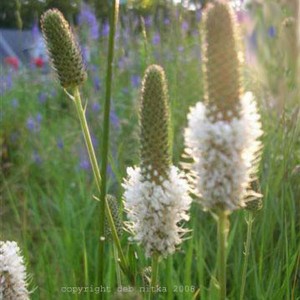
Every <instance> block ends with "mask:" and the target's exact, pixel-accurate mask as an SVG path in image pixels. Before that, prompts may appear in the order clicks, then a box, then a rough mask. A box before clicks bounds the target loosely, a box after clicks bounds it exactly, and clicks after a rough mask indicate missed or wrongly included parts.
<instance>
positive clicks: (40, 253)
mask: <svg viewBox="0 0 300 300" xmlns="http://www.w3.org/2000/svg"><path fill="white" fill-rule="evenodd" d="M208 2H209V1H200V0H198V1H196V0H194V1H192V0H191V1H183V0H182V1H171V0H169V1H168V0H153V1H147V0H140V1H134V0H131V1H130V0H128V1H121V2H120V3H121V5H120V15H119V21H118V27H117V32H116V45H115V62H114V66H113V91H112V110H111V114H110V120H111V140H110V149H109V167H108V169H107V172H108V174H109V175H108V176H109V179H108V192H109V193H110V194H113V195H115V196H116V197H117V199H118V201H119V203H120V205H121V203H122V193H123V190H122V187H121V183H122V181H123V177H124V176H125V174H126V168H127V167H128V166H133V165H136V164H138V163H139V142H138V114H137V112H138V99H139V88H140V83H141V78H142V76H143V73H144V71H145V69H146V67H147V65H148V64H150V63H155V64H160V65H161V66H163V68H164V69H165V72H166V76H167V79H168V85H169V96H170V107H171V112H172V129H173V162H174V164H175V165H179V164H180V160H181V156H182V153H183V130H184V128H185V127H186V125H187V119H186V115H187V113H188V111H189V107H190V106H191V105H194V104H195V103H196V102H197V101H200V100H202V97H203V85H202V75H201V73H202V62H201V34H200V28H201V20H202V10H203V9H204V7H205V5H207V4H208ZM110 5H111V3H110V1H93V0H88V1H81V0H74V1H72V0H66V1H58V0H45V1H42V0H41V1H38V0H27V1H23V0H16V1H10V0H3V1H1V4H0V8H1V9H0V33H1V37H0V58H1V75H0V76H1V83H0V84H1V85H0V92H1V113H0V144H1V151H0V155H1V165H0V168H1V180H0V182H1V183H0V189H1V206H0V208H1V209H0V218H1V221H0V222H1V223H0V225H1V226H0V230H1V240H15V241H17V242H18V244H19V246H20V248H21V249H22V252H23V254H24V256H25V260H26V265H27V271H28V273H29V274H30V276H31V279H30V289H31V290H34V291H33V293H32V295H31V299H98V298H99V290H97V289H96V288H95V287H97V286H98V285H97V269H98V264H97V261H98V244H99V236H98V226H99V213H98V211H99V203H98V202H97V201H95V200H94V199H93V195H94V194H95V193H96V188H95V184H94V180H93V176H92V169H91V166H90V163H89V160H88V154H87V152H86V150H85V145H84V141H83V137H82V135H81V131H80V127H79V123H78V121H77V117H76V111H75V110H74V107H73V106H72V103H71V101H70V100H69V99H68V97H67V96H66V95H65V93H64V92H63V90H62V89H61V87H60V86H59V84H58V82H57V80H56V78H55V76H54V74H53V72H51V68H50V66H49V64H48V59H47V53H46V51H45V46H44V43H43V39H42V36H41V32H40V25H39V18H40V15H41V14H42V13H43V12H44V11H45V10H46V9H48V8H52V7H56V8H58V9H60V10H61V11H62V12H63V13H64V15H65V17H66V18H67V20H68V21H69V22H70V23H71V24H72V27H73V30H74V32H75V33H76V35H77V37H78V41H79V43H80V46H81V49H82V53H83V56H84V60H85V63H86V65H87V70H88V81H87V82H86V83H85V84H84V86H83V87H82V95H83V101H84V102H86V103H87V109H86V115H87V119H88V123H89V126H90V129H91V132H92V140H93V144H94V147H95V149H96V152H97V156H98V160H99V162H100V161H101V157H100V148H101V143H102V140H101V132H102V128H101V127H102V119H103V110H102V107H103V103H104V102H103V101H104V97H105V85H104V82H105V76H106V63H107V48H108V34H109V23H108V15H109V12H110ZM232 5H233V6H234V8H235V12H236V15H237V19H238V22H239V25H240V30H241V36H242V38H241V51H243V52H244V53H245V64H244V69H243V75H244V85H245V89H246V90H251V91H252V92H253V93H254V94H255V96H256V98H257V101H258V105H259V109H260V113H261V115H262V123H263V129H264V132H265V134H264V136H263V138H262V140H263V144H264V149H263V159H262V162H261V165H260V172H259V190H260V191H261V193H262V194H263V207H262V209H261V210H259V211H258V212H256V213H255V220H254V223H253V229H252V230H253V231H252V239H251V248H250V257H249V265H248V272H247V282H246V290H245V297H244V299H249V300H250V299H253V300H256V299H267V300H269V299H270V300H271V299H272V300H277V299H278V300H280V299H295V300H296V299H300V288H299V287H300V271H299V268H300V236H299V235H300V234H299V232H300V210H299V209H300V118H299V114H300V112H299V111H300V96H299V95H300V55H299V53H300V29H299V26H300V15H299V12H300V7H299V1H297V0H273V1H270V0H265V1H261V0H252V1H232ZM297 74H298V75H297ZM124 217H125V216H124ZM247 217H248V212H247V211H245V210H239V211H237V212H235V213H233V214H232V216H231V218H230V221H231V230H230V235H229V249H230V253H229V256H228V299H239V292H240V287H241V273H242V267H243V253H244V243H245V240H246V231H247V224H246V221H245V219H246V218H247ZM188 227H189V228H191V229H194V230H193V231H192V233H191V234H190V237H191V238H190V239H187V240H186V241H185V242H184V243H183V245H182V247H181V249H180V250H179V251H178V252H176V253H175V255H173V256H172V257H170V258H168V259H167V260H164V261H163V262H162V264H161V267H160V274H159V284H160V285H161V286H165V287H170V282H168V280H167V279H170V278H172V286H177V288H175V289H174V288H169V289H168V292H165V293H160V294H159V295H158V299H179V300H185V299H208V294H209V289H210V277H211V275H212V274H213V273H214V267H215V254H216V240H215V236H216V226H215V222H214V220H213V219H212V218H211V216H210V214H209V213H205V212H203V211H202V209H201V207H199V205H198V204H196V203H193V205H192V208H191V220H190V221H189V224H188ZM127 240H128V234H127V233H126V232H124V234H123V236H122V245H123V246H124V249H125V250H126V251H125V252H126V253H128V255H129V257H130V264H131V266H132V268H134V269H136V270H137V272H144V277H145V276H146V275H147V269H146V268H147V266H149V265H150V261H148V260H146V259H145V257H144V253H143V250H141V249H140V248H139V247H138V246H136V244H128V242H127ZM105 255H106V269H105V278H106V282H107V287H110V288H111V291H110V292H106V293H104V297H105V299H113V297H115V299H119V298H117V296H116V295H115V292H116V291H117V283H116V274H115V271H114V269H115V268H114V266H115V261H114V258H113V247H112V246H111V245H110V244H109V243H108V244H107V246H106V249H105ZM168 272H171V274H167V273H168ZM166 274H167V275H166ZM123 285H124V286H129V283H127V282H126V279H125V278H123ZM138 285H140V286H142V285H143V282H142V281H140V282H138ZM63 287H87V288H88V291H86V292H81V293H78V292H74V290H69V291H68V292H66V291H65V290H63V289H62V288H63ZM191 287H193V288H191ZM97 291H98V292H97ZM125 294H126V293H125ZM128 296H129V295H128ZM210 297H212V298H211V299H216V298H214V297H213V296H210ZM128 299H139V298H133V296H129V298H128Z"/></svg>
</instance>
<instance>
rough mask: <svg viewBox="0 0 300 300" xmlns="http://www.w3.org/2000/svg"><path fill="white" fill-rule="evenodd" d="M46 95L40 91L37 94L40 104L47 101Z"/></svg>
mask: <svg viewBox="0 0 300 300" xmlns="http://www.w3.org/2000/svg"><path fill="white" fill-rule="evenodd" d="M47 98H48V95H47V93H45V92H40V93H39V94H38V100H39V102H40V103H41V104H44V103H45V102H46V101H47Z"/></svg>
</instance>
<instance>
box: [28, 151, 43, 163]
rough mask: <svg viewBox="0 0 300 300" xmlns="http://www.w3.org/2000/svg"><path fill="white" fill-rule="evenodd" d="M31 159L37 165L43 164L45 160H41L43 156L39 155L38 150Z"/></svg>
mask: <svg viewBox="0 0 300 300" xmlns="http://www.w3.org/2000/svg"><path fill="white" fill-rule="evenodd" d="M31 159H32V160H33V162H34V163H35V164H37V165H40V164H41V163H42V162H43V160H42V158H41V156H40V154H39V152H38V151H37V150H34V151H33V153H32V156H31Z"/></svg>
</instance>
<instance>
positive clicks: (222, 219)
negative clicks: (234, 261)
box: [218, 210, 229, 300]
mask: <svg viewBox="0 0 300 300" xmlns="http://www.w3.org/2000/svg"><path fill="white" fill-rule="evenodd" d="M228 231H229V220H228V212H227V211H226V210H220V211H219V213H218V281H219V285H220V290H219V299H220V300H225V299H226V258H227V253H226V252H227V236H228Z"/></svg>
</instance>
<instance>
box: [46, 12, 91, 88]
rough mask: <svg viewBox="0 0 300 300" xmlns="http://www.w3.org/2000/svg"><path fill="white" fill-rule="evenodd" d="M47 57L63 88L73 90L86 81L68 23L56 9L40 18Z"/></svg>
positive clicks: (80, 58) (79, 53)
mask: <svg viewBox="0 0 300 300" xmlns="http://www.w3.org/2000/svg"><path fill="white" fill-rule="evenodd" d="M41 25H42V31H43V35H44V38H45V41H46V44H47V48H48V52H49V56H50V58H51V62H52V65H53V68H54V69H55V71H56V73H57V75H58V78H59V81H60V84H61V86H62V87H63V88H74V87H77V86H79V85H80V84H82V83H83V82H84V81H85V80H86V77H87V75H86V70H85V66H84V64H83V59H82V55H81V52H80V49H79V46H78V44H77V42H76V41H75V38H74V36H73V34H72V32H71V29H70V26H69V24H68V22H67V21H66V20H65V18H64V16H63V14H62V13H61V12H60V11H59V10H57V9H49V10H47V11H46V12H45V13H44V14H43V15H42V18H41Z"/></svg>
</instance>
